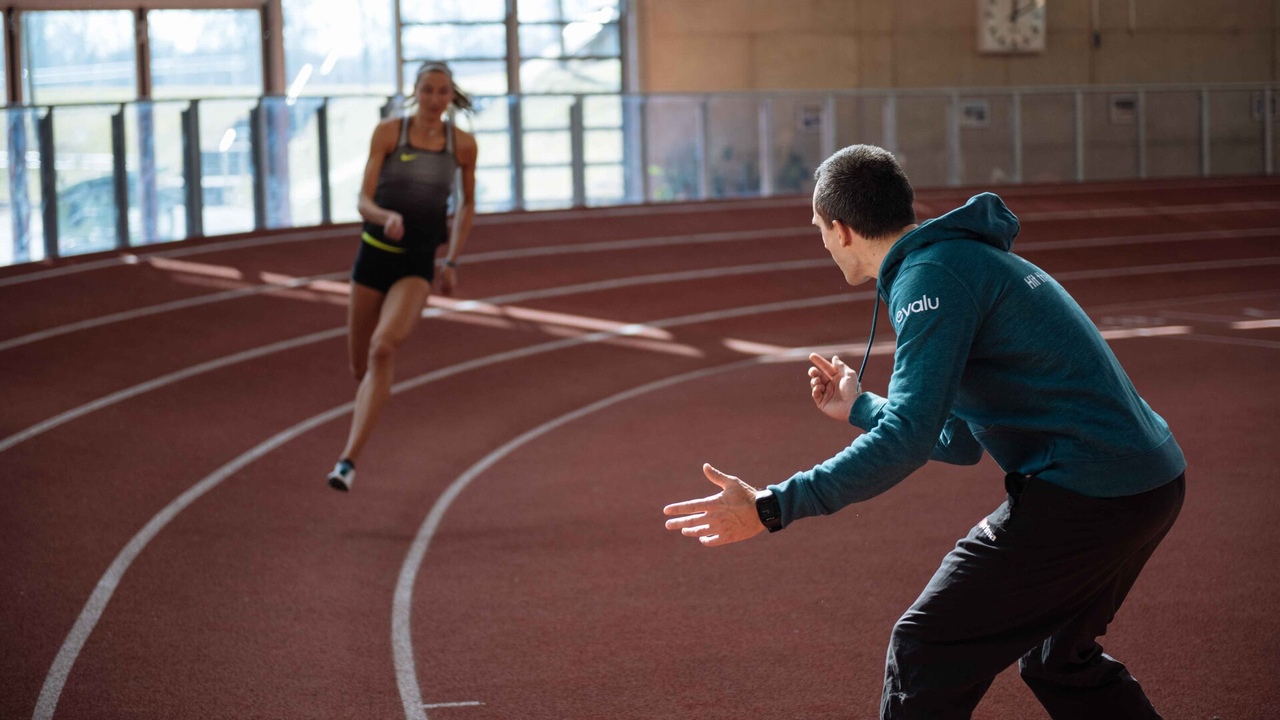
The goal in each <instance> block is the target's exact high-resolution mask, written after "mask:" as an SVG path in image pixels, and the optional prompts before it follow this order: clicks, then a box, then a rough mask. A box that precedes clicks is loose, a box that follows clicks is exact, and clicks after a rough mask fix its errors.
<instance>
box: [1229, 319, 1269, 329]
mask: <svg viewBox="0 0 1280 720" xmlns="http://www.w3.org/2000/svg"><path fill="white" fill-rule="evenodd" d="M1273 327H1280V318H1271V319H1269V320H1238V321H1236V322H1233V323H1231V328H1232V329H1233V330H1258V329H1260V328H1273Z"/></svg>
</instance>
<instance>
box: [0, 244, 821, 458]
mask: <svg viewBox="0 0 1280 720" xmlns="http://www.w3.org/2000/svg"><path fill="white" fill-rule="evenodd" d="M830 264H831V261H830V260H821V261H818V260H801V261H796V262H794V263H782V264H778V263H762V264H757V265H737V266H734V267H731V268H709V269H707V270H691V271H688V272H683V273H665V274H664V273H658V274H654V275H638V276H634V277H629V278H617V279H615V280H603V281H599V282H591V283H581V284H577V285H562V286H558V287H551V288H542V289H539V290H529V291H526V292H520V293H509V294H507V295H495V296H493V297H489V298H480V299H476V300H462V301H456V302H454V303H453V307H452V308H450V307H429V308H427V309H425V310H423V311H422V317H423V318H440V317H445V316H447V315H451V314H454V313H458V312H471V311H474V310H479V309H482V308H483V307H484V306H486V305H487V306H493V305H498V304H505V305H510V304H513V303H517V302H526V301H529V300H542V299H547V298H553V297H563V296H566V295H576V294H578V293H584V292H594V291H600V290H609V289H615V288H623V287H635V286H638V285H647V284H658V283H666V282H676V281H680V280H697V279H705V278H709V277H724V276H732V275H748V274H754V273H765V272H775V271H779V270H780V269H787V270H802V269H809V268H810V267H819V266H823V267H825V266H828V265H830ZM783 266H786V267H785V268H784V267H783ZM433 300H435V299H434V298H433ZM638 329H639V328H638V327H631V326H627V327H623V328H622V329H621V330H620V331H619V335H620V336H623V337H629V336H634V335H635V334H636V331H637V330H638ZM346 333H347V328H346V327H338V328H333V329H331V330H322V331H319V332H315V333H311V334H309V335H303V336H300V337H296V338H292V339H289V340H282V341H280V342H275V343H271V344H269V345H263V346H261V347H257V348H251V349H249V350H245V351H243V352H238V353H235V354H232V355H226V356H224V357H221V358H216V359H214V360H209V361H207V362H203V363H200V364H198V365H192V366H190V367H187V368H184V369H182V370H177V371H175V372H171V373H168V374H166V375H161V376H159V377H156V378H153V379H151V380H147V381H146V382H142V383H139V384H137V385H133V386H131V387H128V388H125V389H123V390H119V391H117V392H114V393H111V394H109V395H104V396H103V397H100V398H98V399H96V400H93V401H91V402H88V403H85V404H83V405H79V406H77V407H74V408H72V409H70V410H67V411H65V412H62V413H59V414H57V415H55V416H53V417H51V418H48V419H47V420H43V421H41V422H38V423H36V424H35V425H32V426H30V427H28V428H25V429H23V430H20V431H18V432H16V433H14V434H12V435H10V436H8V437H6V438H4V439H2V440H0V452H4V451H5V450H8V449H9V448H12V447H13V446H15V445H18V444H19V443H22V442H25V441H27V440H30V439H31V438H33V437H36V436H37V435H41V434H43V433H46V432H48V431H50V430H52V429H54V428H56V427H59V426H60V425H64V424H66V423H68V422H71V421H72V420H76V419H78V418H81V417H84V416H85V415H88V414H89V413H92V412H96V411H98V410H101V409H103V408H106V407H110V406H112V405H115V404H116V403H119V402H123V401H125V400H129V399H130V398H134V397H137V396H139V395H142V394H143V393H147V392H150V391H152V390H157V389H159V388H162V387H165V386H166V385H172V384H173V383H176V382H179V381H181V380H186V379H188V378H191V377H195V376H196V375H201V374H204V373H207V372H213V371H215V370H221V369H222V368H225V367H228V366H230V365H234V364H236V363H241V362H245V361H248V360H256V359H257V358H260V357H265V356H267V355H271V354H273V353H277V352H283V351H286V350H292V349H294V348H299V347H302V346H304V345H309V344H312V343H317V342H323V341H325V340H332V339H335V338H339V337H342V336H344V335H346Z"/></svg>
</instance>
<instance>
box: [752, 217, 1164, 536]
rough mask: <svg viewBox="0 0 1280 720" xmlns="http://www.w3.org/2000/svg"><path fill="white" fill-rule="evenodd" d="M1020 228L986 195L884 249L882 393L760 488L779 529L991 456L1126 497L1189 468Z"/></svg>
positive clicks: (1085, 489) (857, 406) (1080, 489)
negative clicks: (932, 467)
mask: <svg viewBox="0 0 1280 720" xmlns="http://www.w3.org/2000/svg"><path fill="white" fill-rule="evenodd" d="M1018 229H1019V228H1018V219H1017V217H1015V216H1014V214H1013V213H1012V212H1010V211H1009V209H1008V208H1007V207H1005V205H1004V202H1003V201H1001V200H1000V198H999V197H997V196H996V195H993V194H991V193H983V194H981V195H976V196H974V197H973V198H970V200H969V202H968V203H966V204H965V205H964V206H963V207H960V208H957V209H956V210H953V211H951V212H949V213H947V214H946V215H943V216H941V217H938V218H935V219H933V220H929V221H926V222H924V223H922V224H921V225H920V226H919V227H917V228H916V229H915V230H912V231H911V232H909V233H907V234H905V235H903V236H902V237H901V238H899V239H898V241H897V242H895V243H894V244H893V246H892V247H891V248H890V249H889V252H888V254H887V255H886V256H885V258H884V262H883V263H882V264H881V265H880V278H879V282H878V284H877V290H878V292H879V295H880V297H881V298H883V299H884V300H885V302H887V303H888V307H889V318H890V321H891V322H892V323H893V327H894V330H895V331H896V332H897V335H898V342H897V348H896V350H895V351H894V360H893V375H892V377H891V378H890V380H889V393H888V395H889V396H888V397H887V398H883V397H880V396H878V395H875V394H873V393H870V392H863V393H862V394H861V395H859V396H858V398H857V400H855V401H854V403H853V408H852V410H851V411H850V413H849V422H850V423H851V424H853V425H855V426H857V427H860V428H862V429H863V430H865V431H866V432H865V433H863V434H862V435H860V436H859V437H858V438H857V439H856V440H854V442H853V444H852V445H850V446H849V447H847V448H845V449H844V450H843V451H841V452H840V453H839V454H837V455H836V456H835V457H833V458H831V459H830V460H827V461H826V462H824V463H822V464H821V465H818V466H816V467H814V468H813V469H812V470H807V471H805V472H801V473H797V474H796V475H794V476H792V477H791V478H790V479H788V480H786V481H785V482H782V483H781V484H778V485H770V486H769V489H770V490H772V491H773V493H774V495H775V496H777V498H778V501H779V504H780V505H781V509H782V523H783V525H784V526H785V525H786V524H787V523H790V522H791V521H793V520H797V519H799V518H803V517H807V516H810V515H825V514H829V513H833V512H835V511H837V510H839V509H840V508H842V507H844V506H846V505H849V504H850V503H855V502H861V501H863V500H867V499H869V498H872V497H874V496H876V495H879V494H880V493H882V492H884V491H886V490H888V489H889V488H891V487H893V486H894V485H896V484H897V483H898V482H900V481H901V480H902V479H903V478H905V477H907V476H908V475H910V474H911V473H912V472H915V470H916V469H918V468H920V467H921V466H923V465H924V464H925V463H926V462H927V461H928V460H930V459H933V460H940V461H942V462H947V463H952V464H957V465H971V464H973V463H976V462H978V460H980V459H981V458H982V453H983V451H984V450H985V451H986V452H989V453H991V457H992V458H993V459H994V460H995V461H996V462H997V463H998V464H999V465H1000V467H1001V468H1003V469H1004V471H1005V472H1014V473H1021V474H1023V475H1035V476H1037V477H1039V478H1041V479H1043V480H1045V481H1047V482H1051V483H1054V484H1055V485H1059V486H1061V487H1064V488H1066V489H1068V490H1072V491H1074V492H1077V493H1081V494H1083V495H1089V496H1092V497H1119V496H1123V495H1134V494H1137V493H1141V492H1144V491H1147V490H1151V489H1153V488H1156V487H1159V486H1161V485H1163V484H1165V483H1167V482H1169V481H1170V480H1173V479H1174V478H1176V477H1177V476H1178V475H1179V474H1181V473H1182V472H1183V470H1184V469H1185V468H1186V461H1185V459H1184V458H1183V455H1182V450H1181V449H1180V448H1179V447H1178V444H1177V442H1175V441H1174V439H1173V434H1172V433H1170V432H1169V426H1168V425H1167V424H1165V421H1164V420H1163V419H1162V418H1161V417H1160V416H1159V415H1157V414H1156V413H1155V412H1154V411H1152V409H1151V408H1150V407H1149V406H1148V405H1147V404H1146V402H1144V401H1143V399H1142V398H1141V397H1139V396H1138V392H1137V390H1135V389H1134V387H1133V383H1132V382H1130V381H1129V377H1128V376H1127V375H1125V372H1124V369H1123V368H1121V367H1120V363H1119V361H1118V360H1116V357H1115V355H1114V354H1113V353H1112V352H1111V348H1109V347H1108V346H1107V343H1106V341H1105V340H1104V339H1103V338H1102V335H1101V334H1100V333H1099V332H1098V329H1097V328H1096V327H1094V325H1093V322H1092V321H1090V320H1089V317H1088V315H1086V314H1085V312H1084V311H1083V310H1082V309H1081V308H1080V306H1079V305H1077V304H1076V302H1075V301H1074V300H1073V299H1072V298H1071V296H1070V295H1068V294H1067V291H1066V290H1064V289H1063V288H1062V286H1061V285H1059V284H1058V283H1057V282H1056V281H1054V280H1053V278H1051V277H1050V276H1049V275H1048V274H1047V273H1045V272H1044V271H1042V270H1041V269H1040V268H1038V267H1036V266H1035V265H1032V264H1031V263H1029V262H1027V261H1026V260H1024V259H1022V258H1021V257H1018V256H1017V255H1015V254H1013V253H1012V252H1010V251H1009V249H1010V248H1011V247H1012V246H1013V240H1014V238H1015V237H1017V235H1018Z"/></svg>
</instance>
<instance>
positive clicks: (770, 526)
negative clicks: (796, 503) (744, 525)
mask: <svg viewBox="0 0 1280 720" xmlns="http://www.w3.org/2000/svg"><path fill="white" fill-rule="evenodd" d="M756 514H757V515H759V516H760V524H761V525H764V526H765V529H767V530H768V531H769V532H771V533H773V532H778V531H779V530H781V529H782V505H781V504H779V503H778V496H777V495H774V494H773V493H772V492H769V491H766V492H763V493H761V494H759V495H757V496H756Z"/></svg>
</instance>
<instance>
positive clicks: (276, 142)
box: [0, 83, 1280, 264]
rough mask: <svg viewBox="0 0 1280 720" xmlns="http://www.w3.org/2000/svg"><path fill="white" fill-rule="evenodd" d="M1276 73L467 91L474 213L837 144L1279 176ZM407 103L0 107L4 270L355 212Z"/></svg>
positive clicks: (701, 192)
mask: <svg viewBox="0 0 1280 720" xmlns="http://www.w3.org/2000/svg"><path fill="white" fill-rule="evenodd" d="M1277 89H1278V87H1277V86H1276V85H1275V84H1266V83H1260V84H1231V85H1209V86H1200V85H1196V86H1174V85H1164V86H1114V87H1097V86H1090V87H1045V88H963V89H959V88H954V89H937V90H933V89H930V90H859V91H839V92H773V93H719V94H703V95H697V94H652V95H624V96H618V95H568V96H545V95H539V96H532V95H526V96H501V97H488V98H478V99H477V107H478V112H477V113H476V114H475V115H474V116H471V117H468V118H467V119H465V120H464V121H463V123H462V124H463V126H464V127H466V128H468V129H470V130H471V131H472V132H474V133H475V134H476V136H477V138H478V139H479V142H480V147H481V156H480V163H479V168H478V170H477V186H478V193H477V194H478V203H479V207H480V210H481V211H482V212H483V211H506V210H521V209H539V208H562V207H589V206H601V205H618V204H631V203H644V202H650V203H654V202H664V201H680V200H699V199H716V198H734V197H738V198H741V197H767V196H772V195H790V194H805V193H809V192H811V191H812V188H813V181H812V175H813V170H814V168H815V167H816V166H817V165H818V163H820V162H821V161H822V160H823V159H824V158H826V157H827V156H828V155H830V154H831V153H832V152H834V151H835V150H836V149H837V148H838V147H841V146H843V145H847V144H853V143H871V144H877V145H881V146H883V147H886V148H888V149H889V150H891V151H893V152H894V153H895V154H896V155H897V156H898V157H899V159H900V161H901V162H902V163H903V165H904V167H905V169H906V170H907V173H908V174H909V175H910V176H911V179H912V182H913V183H914V184H915V185H916V186H917V187H940V186H951V187H958V186H982V187H991V186H1000V185H1009V184H1025V183H1054V182H1085V181H1094V180H1120V179H1143V178H1167V177H1216V176H1226V175H1272V174H1274V173H1275V165H1276V147H1275V145H1276V142H1275V135H1276V132H1277V130H1276V126H1277V123H1276V117H1275V116H1276V103H1277V95H1278V94H1280V93H1277ZM398 102H399V99H398V98H392V99H390V100H389V99H388V98H385V97H340V98H284V97H260V98H216V99H203V100H183V101H156V102H134V103H125V104H110V105H101V104H99V105H59V106H52V107H48V106H46V107H11V108H7V109H4V110H3V112H0V130H3V132H4V136H5V138H6V142H5V144H4V146H3V147H0V150H3V152H0V165H3V172H0V264H11V263H17V262H25V261H31V260H39V259H42V258H52V257H59V256H67V255H74V254H80V253H85V252H95V251H102V250H112V249H121V248H126V247H131V246H138V245H147V244H151V243H156V242H166V241H174V240H182V239H186V238H192V237H200V236H207V235H220V234H228V233H237V232H247V231H254V230H265V229H272V228H284V227H306V226H314V225H323V224H328V223H337V222H349V221H355V220H358V216H357V214H356V210H355V198H356V193H357V192H358V189H359V185H360V180H361V177H362V175H363V170H364V165H365V161H366V159H367V153H368V142H369V137H370V135H371V133H372V131H373V128H374V126H375V125H376V123H377V122H378V121H379V120H380V119H381V118H382V117H385V116H386V115H387V114H388V113H392V112H396V111H397V110H398V107H399V105H398Z"/></svg>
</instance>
